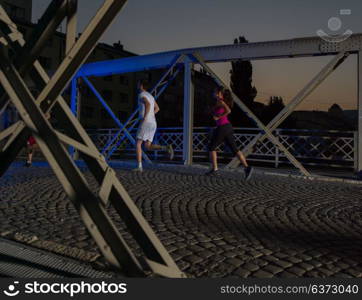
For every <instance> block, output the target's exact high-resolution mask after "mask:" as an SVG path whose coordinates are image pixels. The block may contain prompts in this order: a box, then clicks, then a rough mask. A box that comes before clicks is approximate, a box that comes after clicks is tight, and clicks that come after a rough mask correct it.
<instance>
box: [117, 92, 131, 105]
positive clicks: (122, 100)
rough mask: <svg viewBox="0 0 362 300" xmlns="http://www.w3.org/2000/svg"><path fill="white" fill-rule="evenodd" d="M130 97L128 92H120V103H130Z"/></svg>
mask: <svg viewBox="0 0 362 300" xmlns="http://www.w3.org/2000/svg"><path fill="white" fill-rule="evenodd" d="M128 100H129V97H128V94H125V93H120V94H119V102H120V103H128Z"/></svg>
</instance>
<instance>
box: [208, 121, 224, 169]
mask: <svg viewBox="0 0 362 300" xmlns="http://www.w3.org/2000/svg"><path fill="white" fill-rule="evenodd" d="M223 140H224V134H223V128H221V127H217V128H216V129H215V130H214V133H213V135H212V138H211V141H210V145H209V155H210V161H211V164H212V170H211V171H210V172H208V173H207V175H211V174H215V172H217V171H218V165H217V152H216V149H217V147H219V146H220V145H221V144H222V142H223Z"/></svg>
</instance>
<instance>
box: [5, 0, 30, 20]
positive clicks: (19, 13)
mask: <svg viewBox="0 0 362 300" xmlns="http://www.w3.org/2000/svg"><path fill="white" fill-rule="evenodd" d="M5 9H6V11H7V12H8V14H9V15H10V16H11V17H16V18H19V19H25V8H23V7H18V6H16V5H13V4H10V3H5Z"/></svg>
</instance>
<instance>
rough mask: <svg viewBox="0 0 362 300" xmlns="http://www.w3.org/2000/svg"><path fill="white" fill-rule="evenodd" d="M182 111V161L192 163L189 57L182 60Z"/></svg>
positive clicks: (191, 87)
mask: <svg viewBox="0 0 362 300" xmlns="http://www.w3.org/2000/svg"><path fill="white" fill-rule="evenodd" d="M184 66H185V71H184V111H183V116H184V117H183V161H184V164H185V165H188V166H190V165H192V152H193V134H192V133H193V127H194V86H193V78H192V73H193V63H192V61H191V60H190V59H189V58H185V61H184Z"/></svg>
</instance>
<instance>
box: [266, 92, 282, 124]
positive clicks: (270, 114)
mask: <svg viewBox="0 0 362 300" xmlns="http://www.w3.org/2000/svg"><path fill="white" fill-rule="evenodd" d="M284 107H285V105H284V101H283V98H282V97H278V96H272V97H270V99H269V102H268V105H266V106H265V108H264V112H263V117H262V119H263V122H264V124H268V123H269V122H270V121H271V120H273V119H274V117H275V116H276V115H277V114H278V113H279V112H280V111H281V110H282V109H283V108H284Z"/></svg>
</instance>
